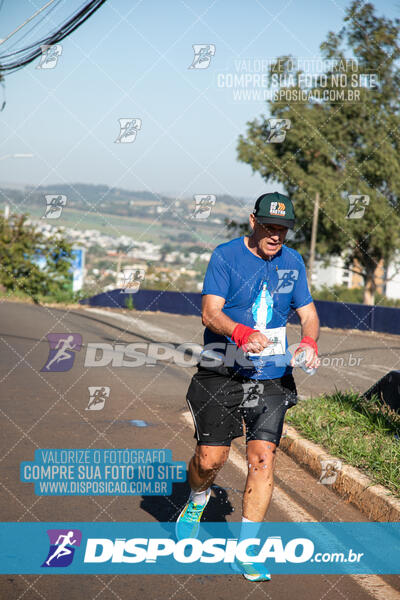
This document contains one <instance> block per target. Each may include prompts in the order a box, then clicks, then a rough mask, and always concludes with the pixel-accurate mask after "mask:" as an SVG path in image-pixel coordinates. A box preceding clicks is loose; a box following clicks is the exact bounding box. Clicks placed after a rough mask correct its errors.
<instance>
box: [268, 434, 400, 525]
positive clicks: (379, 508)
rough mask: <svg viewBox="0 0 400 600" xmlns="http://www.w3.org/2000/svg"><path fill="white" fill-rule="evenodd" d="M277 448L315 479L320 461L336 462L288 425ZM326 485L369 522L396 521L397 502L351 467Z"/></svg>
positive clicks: (399, 505) (399, 515)
mask: <svg viewBox="0 0 400 600" xmlns="http://www.w3.org/2000/svg"><path fill="white" fill-rule="evenodd" d="M279 448H280V449H281V450H283V452H285V454H288V455H289V456H290V457H291V458H293V459H294V460H295V461H296V462H297V463H299V464H300V465H302V466H305V467H306V468H307V469H308V470H309V471H310V472H311V473H312V474H313V475H315V476H316V477H318V478H320V477H321V473H322V466H321V460H327V461H329V460H331V461H338V460H339V459H338V458H336V457H335V456H332V455H331V454H329V453H328V452H326V451H325V450H324V449H323V448H321V446H318V444H315V443H314V442H310V441H309V440H306V439H305V438H303V437H302V436H301V435H300V434H299V432H298V431H297V430H296V429H295V428H294V427H291V426H290V425H285V428H284V433H283V435H282V438H281V442H280V445H279ZM330 485H331V487H332V489H334V490H335V492H337V493H338V494H339V495H340V496H342V497H343V498H345V499H346V500H347V501H348V502H351V503H352V504H354V505H355V506H356V507H357V508H358V509H359V510H361V512H363V513H364V514H365V515H366V516H367V517H368V518H369V519H371V520H372V521H400V500H397V498H395V497H394V496H393V494H392V493H391V492H390V490H388V489H387V488H385V487H384V486H383V485H378V484H375V483H374V482H373V481H372V480H371V479H370V478H369V477H367V475H364V473H361V471H359V470H358V469H356V468H355V467H351V466H350V465H345V464H343V466H342V467H341V469H339V470H338V472H337V477H336V480H335V481H334V482H333V483H332V484H330Z"/></svg>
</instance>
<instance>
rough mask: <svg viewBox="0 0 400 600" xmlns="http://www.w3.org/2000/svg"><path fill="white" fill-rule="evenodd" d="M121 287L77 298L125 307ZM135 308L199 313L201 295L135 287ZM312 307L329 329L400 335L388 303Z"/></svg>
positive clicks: (399, 313) (294, 319) (397, 314)
mask: <svg viewBox="0 0 400 600" xmlns="http://www.w3.org/2000/svg"><path fill="white" fill-rule="evenodd" d="M121 291H122V290H119V289H118V290H111V291H109V292H104V293H102V294H97V295H96V296H92V297H91V298H86V299H85V300H81V302H80V303H81V304H86V305H88V306H107V307H110V308H126V306H127V296H129V294H121ZM130 296H131V297H132V302H133V304H134V307H135V309H136V310H139V311H146V310H150V311H155V310H159V311H161V312H166V313H175V314H179V315H197V316H200V314H201V294H200V293H196V292H169V291H168V292H167V291H159V290H139V292H138V293H137V294H130ZM314 303H315V307H316V309H317V313H318V316H319V319H320V323H321V327H331V328H332V329H359V330H362V331H382V332H384V333H393V334H400V309H399V308H392V307H389V306H367V305H364V304H356V303H353V302H330V301H327V300H315V301H314ZM288 322H289V323H298V322H299V317H298V316H297V313H296V312H295V311H294V310H292V311H291V312H290V314H289V317H288Z"/></svg>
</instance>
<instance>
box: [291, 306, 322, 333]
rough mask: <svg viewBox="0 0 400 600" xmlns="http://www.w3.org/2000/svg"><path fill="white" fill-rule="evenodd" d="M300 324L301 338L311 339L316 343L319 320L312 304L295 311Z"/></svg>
mask: <svg viewBox="0 0 400 600" xmlns="http://www.w3.org/2000/svg"><path fill="white" fill-rule="evenodd" d="M296 312H297V314H298V315H299V319H300V323H301V337H302V338H303V337H305V336H307V337H311V338H312V339H313V340H315V341H318V338H319V318H318V314H317V309H316V308H315V304H314V302H311V303H310V304H307V306H302V307H301V308H297V309H296Z"/></svg>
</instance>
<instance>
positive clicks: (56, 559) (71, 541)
mask: <svg viewBox="0 0 400 600" xmlns="http://www.w3.org/2000/svg"><path fill="white" fill-rule="evenodd" d="M47 535H48V536H49V539H50V548H49V552H48V554H47V557H46V560H45V561H44V563H43V564H42V565H41V566H42V567H68V565H70V564H71V563H72V560H73V558H74V554H75V546H80V545H81V541H82V532H81V531H80V530H79V529H69V530H68V529H48V530H47Z"/></svg>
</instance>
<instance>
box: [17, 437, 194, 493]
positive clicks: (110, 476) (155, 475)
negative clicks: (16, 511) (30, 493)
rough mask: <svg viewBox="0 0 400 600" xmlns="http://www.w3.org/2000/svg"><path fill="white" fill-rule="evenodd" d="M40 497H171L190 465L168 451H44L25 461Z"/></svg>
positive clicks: (25, 474)
mask: <svg viewBox="0 0 400 600" xmlns="http://www.w3.org/2000/svg"><path fill="white" fill-rule="evenodd" d="M20 479H21V481H25V482H30V483H34V484H35V494H36V495H37V496H133V495H136V496H137V495H141V496H169V495H170V494H171V493H172V484H173V483H174V482H178V481H180V482H182V481H186V463H185V462H183V461H180V462H174V461H173V460H172V451H171V450H164V449H142V450H140V449H134V450H133V449H128V448H125V449H123V448H121V449H107V450H103V449H93V448H92V449H84V448H73V449H63V448H57V449H39V450H35V460H34V461H33V462H28V461H24V462H21V465H20Z"/></svg>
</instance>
